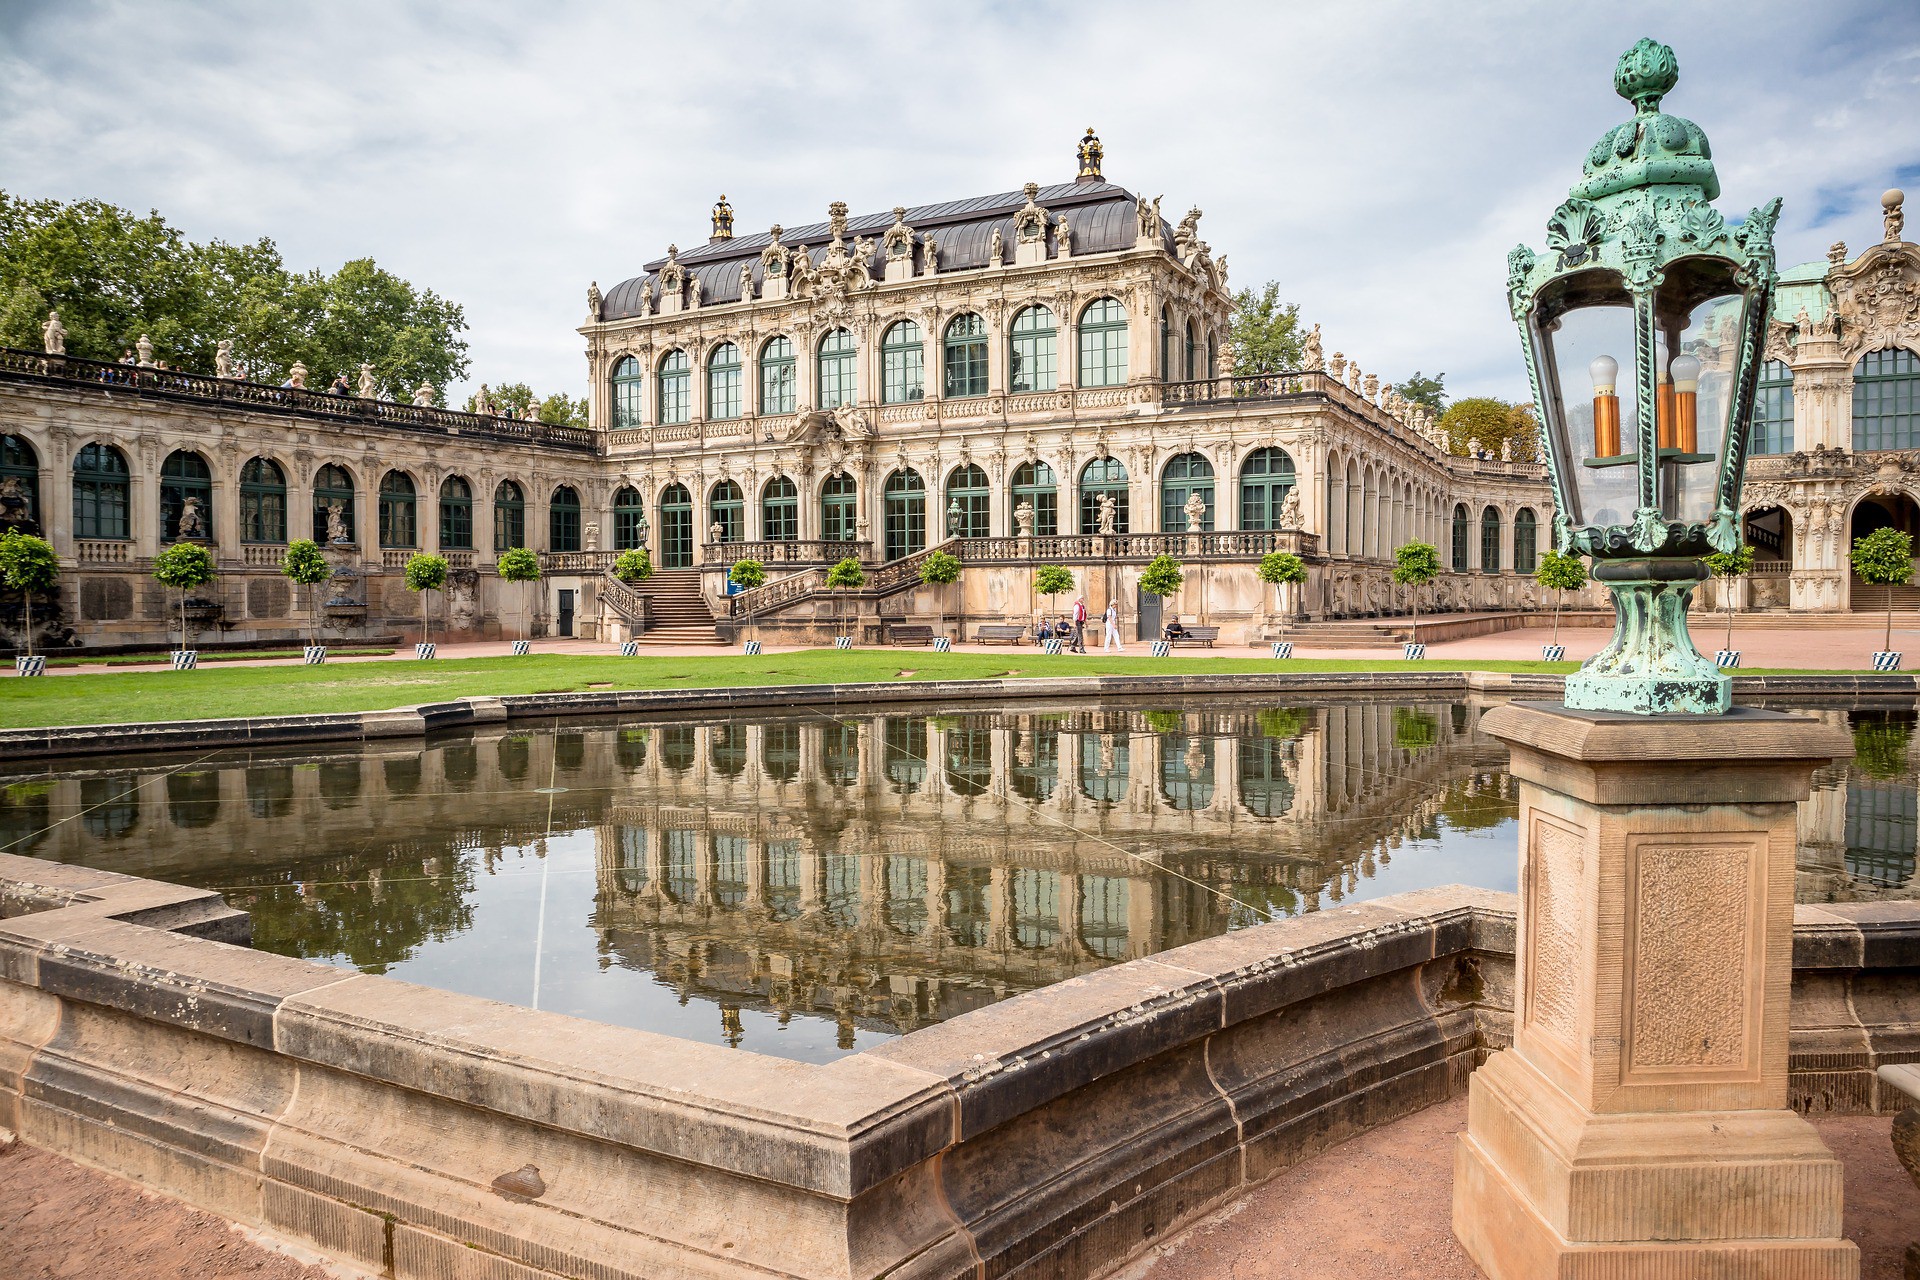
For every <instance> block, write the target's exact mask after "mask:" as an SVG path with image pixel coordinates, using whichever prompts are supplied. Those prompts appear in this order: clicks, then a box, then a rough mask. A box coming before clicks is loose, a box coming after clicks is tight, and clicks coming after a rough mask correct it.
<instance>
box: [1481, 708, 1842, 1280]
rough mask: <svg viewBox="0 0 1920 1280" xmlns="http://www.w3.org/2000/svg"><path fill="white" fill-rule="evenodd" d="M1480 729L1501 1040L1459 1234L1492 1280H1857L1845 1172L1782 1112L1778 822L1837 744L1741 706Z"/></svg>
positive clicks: (1534, 717) (1501, 713) (1815, 724)
mask: <svg viewBox="0 0 1920 1280" xmlns="http://www.w3.org/2000/svg"><path fill="white" fill-rule="evenodd" d="M1483 725H1484V727H1485V728H1486V730H1487V731H1488V732H1489V733H1491V734H1492V735H1493V736H1495V737H1497V738H1501V739H1503V740H1505V741H1506V742H1507V743H1508V744H1509V745H1510V746H1511V747H1512V750H1513V774H1514V776H1515V777H1516V778H1517V779H1519V780H1520V784H1521V787H1520V833H1521V834H1520V918H1519V932H1518V937H1517V938H1516V944H1517V954H1516V961H1515V979H1516V991H1515V999H1514V1041H1513V1047H1512V1048H1511V1049H1508V1050H1506V1051H1504V1052H1501V1053H1497V1054H1495V1055H1493V1057H1492V1058H1491V1059H1489V1060H1488V1062H1487V1064H1486V1065H1485V1066H1484V1067H1482V1068H1481V1069H1480V1070H1479V1071H1477V1072H1475V1073H1474V1076H1473V1079H1472V1083H1471V1086H1470V1092H1469V1103H1468V1123H1467V1132H1466V1133H1465V1134H1463V1135H1461V1139H1460V1145H1459V1147H1458V1149H1457V1151H1456V1153H1455V1159H1454V1200H1453V1227H1454V1233H1455V1234H1456V1235H1458V1236H1459V1238H1460V1241H1461V1243H1462V1244H1464V1245H1465V1246H1466V1248H1467V1251H1468V1252H1469V1253H1470V1254H1472V1256H1473V1258H1474V1261H1476V1262H1477V1263H1479V1264H1480V1267H1481V1268H1482V1269H1483V1270H1484V1271H1485V1272H1486V1273H1487V1275H1488V1276H1489V1277H1491V1278H1492V1280H1522V1278H1523V1277H1524V1278H1525V1280H1537V1278H1539V1277H1566V1278H1567V1280H1575V1278H1582V1280H1584V1278H1586V1277H1593V1278H1594V1280H1601V1278H1604V1280H1633V1278H1636V1277H1647V1278H1649V1280H1653V1278H1655V1277H1658V1278H1659V1280H1678V1278H1679V1277H1683V1276H1748V1275H1751V1276H1756V1277H1757V1276H1769V1277H1782V1278H1791V1280H1853V1278H1854V1277H1857V1276H1858V1275H1859V1269H1860V1259H1859V1252H1858V1250H1857V1249H1856V1248H1855V1246H1854V1245H1853V1244H1852V1243H1851V1242H1850V1241H1848V1240H1846V1239H1844V1238H1842V1236H1841V1222H1840V1204H1841V1177H1840V1164H1839V1162H1838V1161H1837V1160H1835V1159H1834V1158H1833V1155H1832V1153H1830V1152H1829V1151H1828V1150H1827V1149H1826V1147H1825V1146H1824V1145H1823V1144H1822V1143H1821V1141H1820V1139H1819V1137H1818V1136H1817V1135H1816V1134H1815V1132H1814V1130H1813V1128H1812V1126H1810V1125H1809V1124H1807V1122H1806V1121H1805V1120H1803V1119H1801V1118H1800V1117H1799V1116H1798V1115H1796V1114H1795V1113H1794V1112H1792V1111H1790V1110H1788V1109H1787V1029H1788V1028H1787V1000H1788V994H1789V985H1790V982H1791V963H1792V949H1793V883H1794V859H1793V855H1794V838H1795V803H1796V801H1798V800H1800V799H1801V798H1803V797H1804V796H1806V794H1807V789H1808V788H1807V784H1808V778H1809V775H1810V774H1811V773H1812V771H1813V770H1814V769H1815V768H1816V767H1818V766H1820V765H1823V764H1826V763H1828V762H1830V761H1831V760H1834V759H1838V758H1845V757H1847V756H1849V755H1850V754H1851V751H1852V744H1851V742H1850V741H1849V740H1848V738H1847V736H1846V734H1845V733H1844V732H1842V731H1841V730H1839V729H1837V728H1833V727H1831V726H1828V725H1824V724H1822V723H1820V722H1819V721H1816V720H1810V719H1805V718H1801V717H1796V716H1787V715H1781V714H1779V713H1777V712H1767V711H1754V710H1749V709H1746V708H1737V709H1735V710H1734V711H1732V712H1730V713H1728V714H1727V715H1725V716H1659V717H1646V716H1632V715H1623V714H1619V713H1616V712H1604V711H1570V710H1568V709H1566V708H1565V707H1560V706H1549V705H1547V704H1544V703H1517V704H1513V705H1510V706H1506V707H1500V708H1496V709H1495V710H1493V711H1491V712H1489V713H1488V714H1487V716H1486V719H1485V720H1484V722H1483Z"/></svg>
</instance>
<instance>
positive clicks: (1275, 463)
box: [1240, 448, 1295, 530]
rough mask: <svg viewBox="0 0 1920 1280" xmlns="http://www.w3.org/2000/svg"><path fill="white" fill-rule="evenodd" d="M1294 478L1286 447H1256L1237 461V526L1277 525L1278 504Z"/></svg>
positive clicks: (1271, 527) (1259, 526)
mask: <svg viewBox="0 0 1920 1280" xmlns="http://www.w3.org/2000/svg"><path fill="white" fill-rule="evenodd" d="M1294 482H1295V474H1294V469H1293V457H1292V455H1290V454H1289V453H1288V452H1287V451H1286V450H1285V449H1277V448H1267V449H1255V450H1254V451H1253V452H1252V453H1250V454H1248V455H1247V460H1246V461H1245V462H1243V463H1241V464H1240V527H1241V528H1242V529H1254V530H1266V529H1278V528H1280V508H1281V507H1282V506H1284V505H1285V504H1286V500H1287V493H1288V491H1290V490H1291V489H1292V488H1293V486H1294Z"/></svg>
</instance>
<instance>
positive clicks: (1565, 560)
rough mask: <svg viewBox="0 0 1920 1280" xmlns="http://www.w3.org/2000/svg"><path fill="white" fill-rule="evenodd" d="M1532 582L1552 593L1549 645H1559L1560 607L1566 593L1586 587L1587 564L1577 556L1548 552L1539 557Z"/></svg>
mask: <svg viewBox="0 0 1920 1280" xmlns="http://www.w3.org/2000/svg"><path fill="white" fill-rule="evenodd" d="M1533 580H1534V581H1535V582H1537V583H1539V584H1540V585H1541V586H1542V587H1544V588H1545V589H1546V590H1548V591H1551V592H1553V639H1552V640H1551V641H1549V643H1551V644H1559V643H1560V606H1561V604H1562V603H1563V602H1564V601H1565V599H1566V594H1567V592H1569V591H1578V590H1579V589H1580V588H1582V587H1584V586H1586V585H1587V562H1586V561H1585V560H1582V559H1581V558H1580V557H1579V556H1563V555H1561V554H1560V553H1559V552H1558V551H1549V552H1547V554H1546V555H1544V556H1541V557H1540V563H1539V565H1537V566H1536V567H1535V568H1534V571H1533Z"/></svg>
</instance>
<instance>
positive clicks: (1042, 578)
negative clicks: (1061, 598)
mask: <svg viewBox="0 0 1920 1280" xmlns="http://www.w3.org/2000/svg"><path fill="white" fill-rule="evenodd" d="M1033 589H1034V590H1035V591H1038V592H1039V593H1040V594H1041V595H1043V596H1045V597H1046V598H1047V607H1048V608H1049V609H1052V608H1053V607H1054V604H1053V598H1054V597H1055V596H1057V595H1059V594H1060V593H1061V592H1062V591H1071V590H1073V573H1072V571H1070V570H1069V569H1067V568H1066V566H1064V565H1057V564H1043V565H1041V566H1040V569H1039V572H1037V573H1035V574H1034V575H1033Z"/></svg>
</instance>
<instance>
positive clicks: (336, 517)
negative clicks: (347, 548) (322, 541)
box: [325, 498, 352, 542]
mask: <svg viewBox="0 0 1920 1280" xmlns="http://www.w3.org/2000/svg"><path fill="white" fill-rule="evenodd" d="M325 510H326V513H327V541H328V542H350V541H352V539H351V537H350V536H349V535H348V533H347V509H346V506H345V505H344V504H342V503H341V502H340V501H339V499H337V498H336V499H335V500H334V501H332V502H329V503H328V504H327V505H326V507H325Z"/></svg>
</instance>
